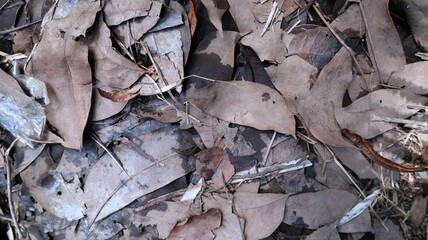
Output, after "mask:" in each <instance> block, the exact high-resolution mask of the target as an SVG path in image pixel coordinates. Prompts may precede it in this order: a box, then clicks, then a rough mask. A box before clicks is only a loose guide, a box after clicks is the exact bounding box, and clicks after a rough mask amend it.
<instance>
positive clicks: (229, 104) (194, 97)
mask: <svg viewBox="0 0 428 240" xmlns="http://www.w3.org/2000/svg"><path fill="white" fill-rule="evenodd" d="M187 99H188V100H189V101H190V102H191V103H192V104H193V105H194V106H196V107H197V108H199V109H200V110H201V111H203V112H205V113H208V114H210V115H212V116H215V117H218V118H220V119H223V120H225V121H228V122H233V123H237V124H241V125H244V126H250V127H254V128H257V129H259V130H275V131H277V132H279V133H283V134H291V135H293V136H294V134H295V133H294V132H295V130H294V128H295V120H294V116H293V114H292V113H291V112H290V110H289V109H288V107H287V105H286V104H285V101H284V98H283V97H282V96H281V95H280V94H279V93H278V92H277V91H275V90H274V89H271V88H269V87H266V86H265V85H262V84H259V83H253V82H244V81H230V82H221V81H217V82H214V83H212V84H211V85H210V86H208V87H205V88H200V89H192V90H191V91H190V90H189V91H188V93H187Z"/></svg>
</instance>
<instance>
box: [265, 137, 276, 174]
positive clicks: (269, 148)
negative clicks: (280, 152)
mask: <svg viewBox="0 0 428 240" xmlns="http://www.w3.org/2000/svg"><path fill="white" fill-rule="evenodd" d="M275 137H276V131H274V132H273V135H272V138H271V140H270V142H269V146H268V147H267V149H266V153H265V155H264V157H263V165H264V166H266V162H267V159H268V157H269V153H270V150H271V148H272V145H273V141H274V140H275Z"/></svg>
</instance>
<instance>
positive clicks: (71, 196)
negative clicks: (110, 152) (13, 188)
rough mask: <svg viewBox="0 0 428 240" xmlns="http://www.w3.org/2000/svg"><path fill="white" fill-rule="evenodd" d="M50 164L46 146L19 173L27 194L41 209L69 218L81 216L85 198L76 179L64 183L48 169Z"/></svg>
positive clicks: (52, 164) (70, 219)
mask: <svg viewBox="0 0 428 240" xmlns="http://www.w3.org/2000/svg"><path fill="white" fill-rule="evenodd" d="M53 166H54V162H53V159H52V158H51V156H50V154H49V150H48V148H45V150H44V151H43V152H42V153H41V154H40V156H39V157H38V158H37V160H36V161H34V162H33V163H32V164H31V165H29V166H28V167H27V168H26V169H25V170H24V171H23V172H21V174H20V176H21V178H22V181H23V183H24V184H25V185H26V186H27V187H28V189H29V191H30V193H31V195H32V196H33V197H34V199H36V201H37V202H38V203H39V204H40V205H42V206H43V208H44V209H46V210H47V211H49V212H50V213H52V214H54V215H55V216H57V217H60V218H64V219H67V220H69V221H72V220H78V219H81V218H82V217H83V216H84V214H85V212H86V208H85V205H84V204H85V200H84V198H83V191H82V189H81V188H80V181H79V178H78V177H77V176H76V177H75V178H74V179H73V181H72V182H66V181H65V180H64V178H63V176H62V175H61V174H60V173H58V172H56V171H53V170H51V168H52V167H53Z"/></svg>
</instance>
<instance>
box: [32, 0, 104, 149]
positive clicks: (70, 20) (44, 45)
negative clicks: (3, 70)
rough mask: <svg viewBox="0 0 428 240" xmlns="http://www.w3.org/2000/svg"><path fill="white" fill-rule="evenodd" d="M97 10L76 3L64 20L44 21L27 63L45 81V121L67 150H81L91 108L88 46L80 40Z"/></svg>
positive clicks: (89, 4) (95, 4) (94, 4)
mask: <svg viewBox="0 0 428 240" xmlns="http://www.w3.org/2000/svg"><path fill="white" fill-rule="evenodd" d="M100 9H101V3H100V2H98V1H96V2H92V1H79V2H78V3H77V4H76V5H75V6H74V7H73V9H72V10H71V12H70V13H69V14H68V15H67V17H65V18H54V19H52V20H51V21H50V22H47V23H46V24H45V28H44V31H43V36H42V40H41V41H40V43H39V45H38V46H37V47H36V48H35V50H34V51H33V57H32V59H31V60H30V62H29V73H30V74H31V75H32V76H34V77H35V78H37V79H39V80H41V81H43V82H45V83H46V86H47V89H48V94H49V98H50V101H51V103H50V104H49V105H48V106H47V107H46V110H47V116H48V120H49V122H50V123H51V124H52V125H53V126H54V127H55V128H56V129H57V130H58V132H59V134H60V135H61V137H62V138H63V139H64V141H65V143H64V144H63V145H64V146H65V147H69V148H75V149H81V148H82V134H83V129H84V127H85V125H86V121H87V119H88V115H89V110H90V107H91V95H92V85H91V82H92V76H91V68H90V66H89V63H88V47H87V45H86V44H84V43H83V41H82V40H81V38H82V36H84V35H85V32H86V30H87V29H88V28H89V27H90V26H91V25H92V24H93V23H94V21H95V16H96V14H97V12H98V11H99V10H100Z"/></svg>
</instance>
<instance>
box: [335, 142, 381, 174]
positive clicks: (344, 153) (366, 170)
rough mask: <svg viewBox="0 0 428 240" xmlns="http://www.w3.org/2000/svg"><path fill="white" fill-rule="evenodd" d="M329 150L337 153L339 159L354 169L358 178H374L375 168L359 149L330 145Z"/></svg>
mask: <svg viewBox="0 0 428 240" xmlns="http://www.w3.org/2000/svg"><path fill="white" fill-rule="evenodd" d="M331 150H332V151H333V152H334V154H336V155H337V157H338V158H339V159H340V161H341V162H342V163H343V164H345V165H346V166H347V167H349V168H350V169H352V171H354V172H355V173H356V174H357V175H358V177H359V178H361V179H364V178H371V179H374V178H376V174H375V170H374V169H373V167H372V165H371V164H370V163H369V162H368V161H367V160H366V157H364V155H363V154H362V153H361V151H360V150H359V149H357V148H355V147H349V148H337V147H331Z"/></svg>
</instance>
